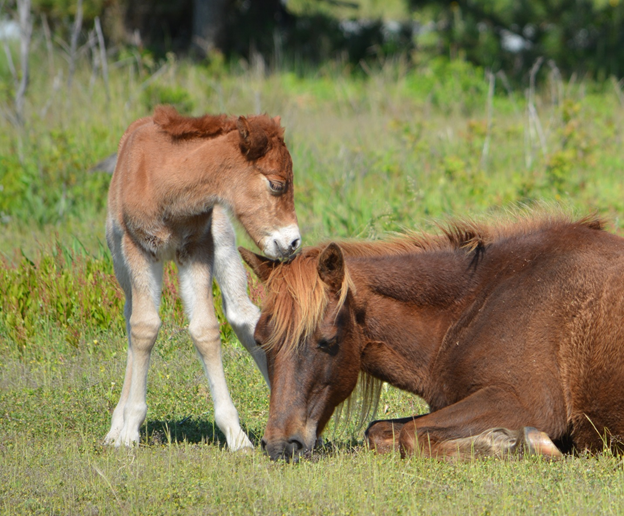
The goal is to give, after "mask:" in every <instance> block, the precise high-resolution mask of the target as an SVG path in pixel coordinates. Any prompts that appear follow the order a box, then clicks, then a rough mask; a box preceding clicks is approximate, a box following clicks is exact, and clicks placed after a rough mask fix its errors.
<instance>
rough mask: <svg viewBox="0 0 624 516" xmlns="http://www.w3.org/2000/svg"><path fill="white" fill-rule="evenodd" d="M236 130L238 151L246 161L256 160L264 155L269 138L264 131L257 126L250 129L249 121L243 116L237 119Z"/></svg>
mask: <svg viewBox="0 0 624 516" xmlns="http://www.w3.org/2000/svg"><path fill="white" fill-rule="evenodd" d="M236 128H237V129H238V134H239V136H240V142H239V145H240V150H241V152H242V153H243V154H244V155H245V157H246V158H247V159H248V160H254V159H258V158H261V157H262V156H264V155H265V154H266V151H267V150H268V147H269V138H268V137H267V135H266V133H265V132H264V129H262V128H261V127H258V126H257V125H256V127H254V128H253V129H252V127H251V124H250V123H249V120H247V119H246V118H245V117H244V116H239V117H238V120H237V121H236Z"/></svg>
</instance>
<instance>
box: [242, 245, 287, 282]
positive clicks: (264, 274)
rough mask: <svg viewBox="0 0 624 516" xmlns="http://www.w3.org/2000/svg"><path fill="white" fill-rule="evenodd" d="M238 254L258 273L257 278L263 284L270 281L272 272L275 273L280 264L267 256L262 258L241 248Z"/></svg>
mask: <svg viewBox="0 0 624 516" xmlns="http://www.w3.org/2000/svg"><path fill="white" fill-rule="evenodd" d="M238 252H239V253H240V254H241V256H242V257H243V260H245V263H246V264H247V265H249V266H250V267H251V269H252V270H253V271H254V272H255V273H256V276H258V278H259V279H260V281H262V282H263V283H264V282H266V280H268V279H269V276H270V275H271V272H273V269H274V267H275V265H276V264H277V263H278V262H277V261H273V260H271V259H270V258H267V257H266V256H261V255H259V254H256V253H254V252H253V251H250V250H249V249H245V248H244V247H239V248H238Z"/></svg>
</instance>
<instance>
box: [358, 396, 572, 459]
mask: <svg viewBox="0 0 624 516" xmlns="http://www.w3.org/2000/svg"><path fill="white" fill-rule="evenodd" d="M406 419H407V421H405V420H395V422H394V423H393V422H390V424H387V423H385V422H377V423H375V424H374V425H371V427H369V429H368V431H367V433H368V436H369V437H368V439H369V443H370V441H371V440H373V441H374V443H375V445H376V448H377V449H379V448H381V449H382V450H388V451H389V450H391V449H393V448H394V447H395V446H396V445H397V442H396V441H398V446H399V448H400V450H401V454H402V455H403V456H405V455H413V454H419V455H422V456H427V457H439V458H443V457H460V458H468V457H474V456H499V457H502V456H506V455H508V454H511V453H518V454H521V453H535V454H540V455H544V456H548V457H559V456H561V452H560V451H559V450H558V449H557V447H556V446H555V445H554V444H553V442H552V441H551V439H550V438H549V437H548V435H547V434H545V433H544V432H540V431H538V430H536V429H535V428H532V427H533V426H534V425H535V424H536V423H538V422H536V421H535V420H534V419H533V418H532V417H531V415H530V414H528V413H527V410H526V409H525V408H524V407H523V406H522V404H521V403H520V401H519V400H518V399H517V398H516V397H515V395H514V394H513V392H510V391H508V390H505V389H500V388H497V387H489V388H486V389H482V390H481V391H478V392H476V393H474V394H472V395H471V396H469V397H467V398H465V399H464V400H462V401H459V402H458V403H455V404H453V405H449V406H447V407H444V408H443V409H440V410H438V411H435V412H432V413H431V414H427V415H425V416H421V417H417V418H406ZM404 421H405V422H404ZM397 432H398V439H397V440H396V441H394V436H396V435H397ZM391 434H394V436H392V435H391ZM371 438H372V439H371ZM379 444H381V446H380V445H379Z"/></svg>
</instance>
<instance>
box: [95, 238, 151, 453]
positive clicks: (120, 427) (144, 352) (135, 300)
mask: <svg viewBox="0 0 624 516" xmlns="http://www.w3.org/2000/svg"><path fill="white" fill-rule="evenodd" d="M114 239H117V241H116V242H114V241H111V240H114ZM111 244H112V245H111ZM120 244H121V237H119V236H114V235H111V236H110V237H109V246H110V247H111V251H112V252H113V259H114V263H115V273H116V275H117V278H118V280H119V282H120V284H121V285H122V287H123V289H124V291H125V292H126V305H125V310H124V313H125V316H126V328H127V331H128V360H127V364H126V375H125V378H124V384H123V387H122V390H121V397H120V399H119V403H118V404H117V407H116V408H115V411H114V412H113V418H112V423H111V429H110V431H109V432H108V434H107V436H106V438H105V443H107V444H112V443H114V444H115V445H116V446H120V445H122V444H123V445H126V446H129V445H131V444H133V443H136V442H138V441H139V438H140V434H139V430H140V428H141V424H142V423H143V421H144V420H145V416H146V414H147V404H146V402H145V396H146V390H147V370H148V368H149V359H150V354H151V350H152V348H153V346H154V343H155V342H156V337H157V335H158V330H159V328H160V317H159V316H158V306H159V303H160V294H161V284H162V263H159V262H154V261H152V260H150V259H149V258H148V257H146V256H145V255H144V253H142V252H141V251H140V250H139V249H137V248H136V247H135V246H134V244H133V243H132V241H131V240H130V239H129V238H126V240H125V241H124V245H123V256H122V254H121V245H120Z"/></svg>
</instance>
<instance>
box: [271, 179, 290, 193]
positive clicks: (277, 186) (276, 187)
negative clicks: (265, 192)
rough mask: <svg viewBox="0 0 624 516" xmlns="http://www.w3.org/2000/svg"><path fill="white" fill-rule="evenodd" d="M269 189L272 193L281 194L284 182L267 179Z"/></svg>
mask: <svg viewBox="0 0 624 516" xmlns="http://www.w3.org/2000/svg"><path fill="white" fill-rule="evenodd" d="M269 189H270V190H271V192H272V193H276V194H281V193H282V192H283V191H284V190H286V183H283V182H281V181H269Z"/></svg>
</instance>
